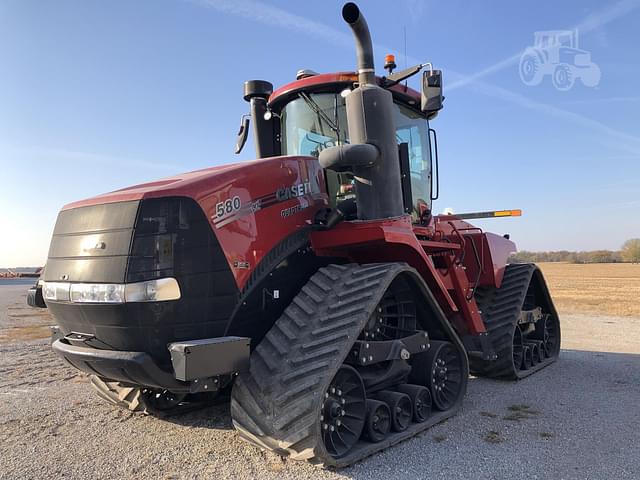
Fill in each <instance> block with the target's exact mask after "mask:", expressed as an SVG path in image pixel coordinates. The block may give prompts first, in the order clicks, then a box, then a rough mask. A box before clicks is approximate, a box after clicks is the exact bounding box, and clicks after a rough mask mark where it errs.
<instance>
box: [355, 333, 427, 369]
mask: <svg viewBox="0 0 640 480" xmlns="http://www.w3.org/2000/svg"><path fill="white" fill-rule="evenodd" d="M429 347H430V345H429V335H428V334H427V332H416V333H414V334H413V335H411V336H410V337H406V338H403V339H398V340H384V341H367V340H357V341H356V342H355V343H354V344H353V348H352V349H351V353H350V355H349V356H348V357H347V359H346V360H345V361H346V362H347V363H349V364H351V365H371V364H374V363H380V362H386V361H389V360H409V358H410V357H411V355H414V354H416V353H420V352H425V351H426V350H428V349H429Z"/></svg>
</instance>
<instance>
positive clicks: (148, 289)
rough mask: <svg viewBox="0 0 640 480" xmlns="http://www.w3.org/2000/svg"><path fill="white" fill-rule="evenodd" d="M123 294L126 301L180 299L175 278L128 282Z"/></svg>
mask: <svg viewBox="0 0 640 480" xmlns="http://www.w3.org/2000/svg"><path fill="white" fill-rule="evenodd" d="M124 296H125V298H126V299H127V300H126V301H127V302H162V301H165V300H178V299H180V287H179V286H178V282H177V281H176V279H175V278H161V279H159V280H149V281H148V282H138V283H128V284H127V285H126V286H125V291H124Z"/></svg>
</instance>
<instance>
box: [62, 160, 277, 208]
mask: <svg viewBox="0 0 640 480" xmlns="http://www.w3.org/2000/svg"><path fill="white" fill-rule="evenodd" d="M274 159H275V157H272V158H264V159H259V160H250V161H245V162H240V163H230V164H227V165H220V166H216V167H209V168H204V169H201V170H195V171H193V172H187V173H182V174H179V175H175V176H172V177H167V178H163V179H160V180H156V181H153V182H147V183H141V184H138V185H133V186H131V187H126V188H122V189H120V190H115V191H113V192H109V193H103V194H101V195H98V196H96V197H91V198H88V199H85V200H79V201H77V202H72V203H69V204H67V205H65V206H64V207H62V210H70V209H72V208H78V207H87V206H90V205H99V204H104V203H114V202H126V201H132V200H141V199H143V198H158V197H167V196H181V197H190V198H193V199H194V200H196V201H199V200H201V199H202V198H203V197H206V196H207V195H208V194H210V193H211V192H214V191H216V190H218V189H219V188H220V187H221V186H224V185H226V184H229V183H230V182H233V181H234V179H236V178H237V177H238V175H239V174H241V173H244V172H246V171H247V169H251V168H254V167H256V166H258V165H261V164H263V163H265V162H270V161H273V160H274Z"/></svg>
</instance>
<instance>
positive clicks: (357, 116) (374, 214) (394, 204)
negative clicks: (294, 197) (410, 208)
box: [319, 3, 404, 220]
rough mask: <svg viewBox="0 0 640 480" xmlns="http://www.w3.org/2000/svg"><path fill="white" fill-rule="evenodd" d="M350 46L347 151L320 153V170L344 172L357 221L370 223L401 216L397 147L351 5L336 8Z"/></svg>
mask: <svg viewBox="0 0 640 480" xmlns="http://www.w3.org/2000/svg"><path fill="white" fill-rule="evenodd" d="M342 17H343V18H344V20H345V21H346V22H347V23H348V24H349V26H350V27H351V30H352V31H353V35H354V37H355V41H356V51H357V58H358V80H359V86H358V87H357V88H356V89H355V90H353V91H352V92H351V93H349V95H347V97H346V106H347V121H348V123H349V138H350V141H351V144H350V145H341V146H337V147H332V148H328V149H325V150H323V151H322V152H320V157H319V160H320V164H321V165H322V166H323V167H324V168H328V169H331V170H335V171H350V172H353V175H354V177H355V180H356V199H357V204H358V218H359V219H360V220H375V219H381V218H389V217H397V216H400V215H403V213H404V207H403V201H402V187H401V175H400V162H399V158H398V144H397V143H396V136H395V132H396V129H395V124H394V121H393V118H394V110H393V108H394V107H393V97H392V95H391V92H389V91H387V90H385V89H383V88H381V87H379V86H378V84H377V82H376V77H375V70H374V66H373V48H372V46H371V35H370V34H369V27H368V26H367V22H366V20H365V19H364V17H363V16H362V14H361V13H360V9H359V8H358V6H357V5H356V4H354V3H347V4H346V5H345V6H344V7H343V8H342Z"/></svg>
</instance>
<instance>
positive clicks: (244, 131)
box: [235, 115, 250, 155]
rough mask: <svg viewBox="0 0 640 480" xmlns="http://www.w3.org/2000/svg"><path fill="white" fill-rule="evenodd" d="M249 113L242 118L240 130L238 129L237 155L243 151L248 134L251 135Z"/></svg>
mask: <svg viewBox="0 0 640 480" xmlns="http://www.w3.org/2000/svg"><path fill="white" fill-rule="evenodd" d="M249 118H250V116H249V115H243V116H242V118H241V119H240V130H238V136H237V138H236V151H235V153H236V155H237V154H238V153H240V152H241V151H242V148H243V147H244V144H245V143H247V136H248V135H249Z"/></svg>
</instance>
